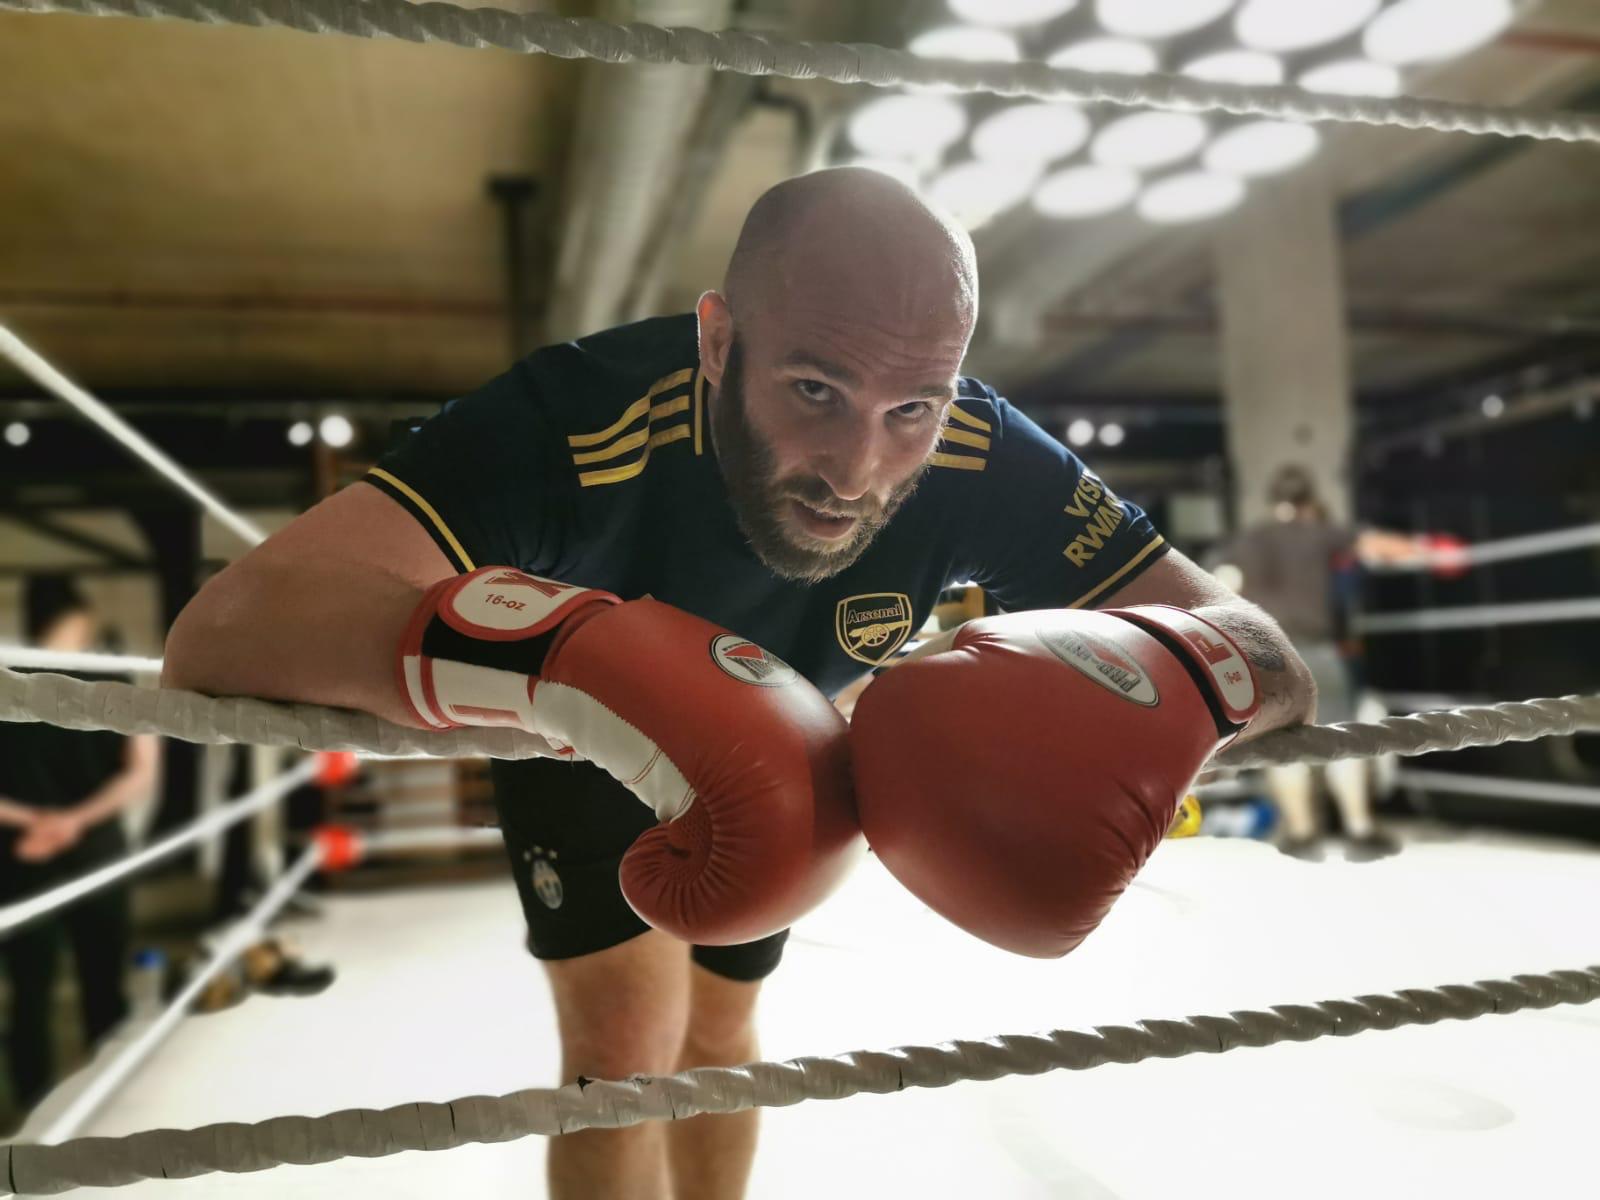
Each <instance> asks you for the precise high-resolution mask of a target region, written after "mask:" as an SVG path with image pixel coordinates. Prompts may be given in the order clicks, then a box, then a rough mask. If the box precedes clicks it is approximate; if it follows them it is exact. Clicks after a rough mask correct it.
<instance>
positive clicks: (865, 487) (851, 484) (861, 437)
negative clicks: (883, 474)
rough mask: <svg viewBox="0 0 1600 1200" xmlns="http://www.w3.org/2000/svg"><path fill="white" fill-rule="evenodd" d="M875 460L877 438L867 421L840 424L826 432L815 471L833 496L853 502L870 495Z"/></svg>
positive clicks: (875, 464) (876, 457)
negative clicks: (826, 435) (826, 436)
mask: <svg viewBox="0 0 1600 1200" xmlns="http://www.w3.org/2000/svg"><path fill="white" fill-rule="evenodd" d="M878 458H879V453H878V444H877V439H876V438H875V437H874V436H873V432H872V427H871V424H870V422H867V421H862V420H850V421H841V422H840V423H839V425H838V426H837V427H835V428H834V429H833V430H830V431H829V435H828V439H827V441H826V443H825V444H824V445H823V447H822V450H821V452H820V453H819V454H818V456H817V459H816V461H815V468H816V472H817V474H818V475H819V476H821V477H822V480H823V482H824V483H826V484H827V485H828V486H829V487H830V488H831V489H833V494H834V495H835V496H837V497H839V499H841V500H844V501H847V502H850V503H853V502H855V501H857V500H860V499H861V498H862V497H863V496H865V495H867V494H868V493H869V492H871V490H872V480H873V476H874V475H875V474H876V473H877V469H878Z"/></svg>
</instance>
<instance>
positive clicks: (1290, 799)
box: [1266, 763, 1317, 842]
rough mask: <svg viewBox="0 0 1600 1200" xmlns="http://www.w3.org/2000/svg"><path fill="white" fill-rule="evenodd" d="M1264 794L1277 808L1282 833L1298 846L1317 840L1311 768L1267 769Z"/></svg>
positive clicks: (1280, 767)
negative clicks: (1281, 823)
mask: <svg viewBox="0 0 1600 1200" xmlns="http://www.w3.org/2000/svg"><path fill="white" fill-rule="evenodd" d="M1266 777H1267V791H1268V792H1269V793H1270V794H1271V796H1272V800H1273V803H1274V804H1276V805H1277V806H1278V815H1279V816H1280V817H1281V818H1282V819H1283V832H1284V833H1285V834H1286V835H1287V836H1288V837H1289V838H1291V839H1292V840H1294V841H1297V842H1304V841H1309V840H1310V839H1312V838H1314V837H1316V836H1317V818H1316V813H1315V811H1314V810H1313V808H1312V796H1313V791H1312V786H1311V784H1312V780H1311V768H1310V767H1308V766H1306V765H1305V764H1304V763H1289V764H1286V765H1283V766H1277V767H1268V768H1267V772H1266Z"/></svg>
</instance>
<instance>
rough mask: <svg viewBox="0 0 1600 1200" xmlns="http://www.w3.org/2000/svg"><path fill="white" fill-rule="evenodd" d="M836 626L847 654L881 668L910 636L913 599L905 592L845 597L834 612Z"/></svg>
mask: <svg viewBox="0 0 1600 1200" xmlns="http://www.w3.org/2000/svg"><path fill="white" fill-rule="evenodd" d="M833 624H834V633H835V634H836V635H837V636H838V638H839V646H840V648H841V649H842V650H843V651H844V652H845V653H846V654H848V655H849V656H850V657H851V658H853V659H855V660H856V661H857V662H864V663H866V664H867V665H868V666H870V667H876V666H880V665H882V664H883V663H885V662H888V661H889V657H890V656H891V655H892V654H894V652H895V651H896V650H898V649H900V647H901V646H903V645H905V641H906V639H907V638H908V637H910V636H911V597H910V596H907V595H906V594H905V593H904V592H870V593H867V594H865V595H861V596H846V597H845V598H844V599H843V600H841V601H839V606H838V607H837V608H836V609H835V610H834V620H833Z"/></svg>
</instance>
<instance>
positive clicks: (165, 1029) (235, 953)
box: [0, 843, 322, 1195]
mask: <svg viewBox="0 0 1600 1200" xmlns="http://www.w3.org/2000/svg"><path fill="white" fill-rule="evenodd" d="M321 865H322V847H321V846H320V845H319V844H317V843H312V844H311V845H310V846H307V847H306V849H305V850H303V851H302V852H301V854H300V856H299V857H298V858H297V859H295V861H294V862H293V863H292V864H291V865H290V866H289V869H288V870H286V871H285V872H284V873H283V874H281V875H279V876H278V878H277V879H276V880H274V881H273V884H272V887H271V888H269V889H268V890H267V892H266V894H265V895H264V896H262V897H261V899H260V900H258V901H256V905H255V907H254V908H252V909H251V910H250V911H249V912H248V913H246V914H245V915H244V916H243V917H240V918H239V920H237V921H235V922H234V923H233V924H232V925H230V926H228V928H227V929H226V930H225V931H224V932H223V934H222V937H221V938H219V939H218V941H217V943H216V945H215V946H213V947H212V950H211V956H210V957H209V958H208V959H207V960H206V962H205V965H204V966H203V967H202V968H201V969H200V970H199V971H197V972H195V974H194V975H193V976H192V977H191V978H190V979H189V980H187V981H186V982H185V984H184V986H183V989H182V990H181V991H180V992H179V993H178V994H177V995H176V996H174V997H173V998H172V999H171V1000H170V1001H168V1003H167V1006H166V1007H165V1008H164V1009H162V1011H161V1013H160V1015H159V1016H157V1017H156V1018H155V1019H154V1020H153V1021H151V1022H150V1023H149V1024H148V1025H147V1026H145V1027H144V1028H143V1029H141V1030H140V1031H139V1033H138V1035H137V1036H136V1037H134V1038H133V1040H131V1041H129V1042H128V1043H127V1044H126V1045H125V1046H123V1047H122V1048H121V1049H119V1050H118V1052H117V1054H116V1056H115V1057H114V1058H113V1059H112V1060H111V1061H110V1062H109V1063H107V1064H106V1066H105V1067H104V1068H102V1069H101V1070H100V1071H98V1072H97V1073H96V1075H95V1077H94V1079H93V1081H92V1082H90V1084H89V1085H88V1086H87V1087H85V1088H84V1089H83V1090H82V1091H81V1092H79V1093H77V1094H76V1095H75V1096H73V1097H72V1100H71V1102H70V1103H68V1104H67V1105H66V1106H65V1107H63V1108H62V1110H61V1111H60V1112H58V1113H56V1114H55V1115H54V1116H52V1117H51V1119H50V1121H49V1123H48V1124H47V1125H46V1126H45V1127H44V1128H43V1129H41V1130H39V1131H38V1133H37V1134H36V1135H35V1136H36V1137H37V1138H38V1140H39V1141H40V1142H43V1143H48V1142H57V1141H59V1140H60V1139H62V1138H70V1137H71V1136H72V1135H73V1134H75V1133H76V1132H77V1131H78V1130H79V1129H80V1128H81V1127H82V1125H83V1122H85V1121H86V1120H88V1119H89V1118H90V1117H91V1116H93V1115H94V1113H95V1111H96V1110H98V1109H99V1107H100V1106H101V1105H102V1104H104V1103H105V1102H106V1100H107V1099H108V1098H109V1097H110V1096H111V1095H113V1094H114V1093H115V1092H116V1090H117V1089H118V1088H119V1087H121V1086H122V1084H123V1083H125V1082H126V1081H127V1079H128V1077H129V1076H130V1075H131V1074H132V1073H133V1072H134V1071H136V1070H137V1069H138V1068H139V1065H140V1064H141V1063H143V1062H144V1061H145V1059H147V1058H148V1057H149V1056H150V1054H151V1052H152V1051H154V1050H155V1048H156V1047H157V1046H159V1045H160V1044H161V1043H162V1042H164V1041H165V1040H166V1039H167V1036H168V1035H169V1034H170V1033H171V1032H172V1031H173V1029H175V1028H176V1027H177V1025H178V1023H179V1022H181V1021H182V1020H183V1018H184V1016H185V1015H186V1014H187V1013H188V1011H189V1006H190V1005H191V1004H193V1003H194V1001H195V998H196V997H197V996H199V995H200V993H201V992H202V991H204V990H205V987H206V985H207V984H208V983H210V982H211V981H212V980H213V979H215V978H216V977H217V976H218V975H219V974H221V973H222V972H223V971H224V970H226V969H227V967H228V966H229V965H230V964H231V963H232V962H233V961H234V960H235V959H237V958H238V957H239V956H240V955H241V954H243V953H244V952H245V951H246V950H248V949H249V948H250V947H251V946H252V945H253V944H254V943H255V942H257V941H258V940H259V939H260V938H261V935H262V934H263V933H264V932H265V931H266V928H267V926H268V925H269V924H270V923H271V921H272V918H273V917H275V916H276V915H277V914H278V911H279V910H280V909H281V908H282V907H283V906H284V905H285V904H287V903H288V902H289V901H290V900H291V899H292V898H293V897H294V895H295V893H297V892H298V891H299V890H300V889H301V887H303V886H304V885H305V882H306V880H307V879H309V878H310V877H311V875H312V874H313V873H314V872H315V871H316V870H317V868H318V867H320V866H321ZM6 1183H9V1184H10V1186H11V1188H12V1189H13V1190H14V1191H23V1192H25V1191H28V1190H34V1189H18V1188H17V1185H16V1182H15V1180H14V1179H12V1180H7V1179H6V1178H5V1177H4V1176H3V1175H0V1186H3V1185H4V1184H6ZM4 1194H6V1193H5V1192H3V1191H0V1195H4Z"/></svg>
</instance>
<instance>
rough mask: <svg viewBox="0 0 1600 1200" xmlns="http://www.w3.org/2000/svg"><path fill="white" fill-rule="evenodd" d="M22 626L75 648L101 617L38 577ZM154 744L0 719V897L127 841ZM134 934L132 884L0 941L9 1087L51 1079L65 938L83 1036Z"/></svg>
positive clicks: (148, 779) (116, 850)
mask: <svg viewBox="0 0 1600 1200" xmlns="http://www.w3.org/2000/svg"><path fill="white" fill-rule="evenodd" d="M24 611H25V624H26V634H27V637H28V640H29V642H30V643H32V644H33V645H36V646H38V647H41V648H43V649H46V650H58V651H65V652H69V653H78V652H83V651H86V650H88V649H89V648H90V647H91V646H93V645H94V644H95V642H96V640H97V631H96V622H95V617H94V614H93V613H92V612H91V611H90V608H89V606H88V604H87V603H86V602H85V600H84V598H83V596H82V595H81V594H80V593H79V592H78V590H77V588H76V587H75V586H73V584H72V583H71V581H70V580H69V579H66V578H64V577H61V576H51V575H40V576H34V577H32V578H30V579H29V581H28V584H27V586H26V589H25V595H24ZM155 771H156V742H155V739H154V738H150V737H136V738H123V737H121V736H119V735H117V734H113V733H88V732H82V731H78V730H69V729H59V728H57V727H55V726H53V725H46V724H44V723H42V722H36V723H21V722H17V723H13V722H0V904H11V903H14V902H16V901H19V900H24V899H27V898H28V897H29V896H33V895H35V894H37V893H39V892H43V891H47V890H49V889H50V888H52V887H55V886H57V885H59V884H61V883H64V882H66V881H68V880H70V879H74V878H76V877H78V876H80V875H83V874H85V873H86V872H88V871H91V870H94V869H95V868H97V867H100V866H103V865H105V864H106V863H108V862H111V861H112V860H114V859H117V858H120V857H121V856H122V855H124V854H126V853H127V851H128V842H127V837H126V835H125V834H124V832H123V828H122V822H121V820H120V814H121V812H122V810H123V809H124V808H126V807H127V806H128V805H129V804H131V803H133V802H134V801H136V800H138V799H140V798H141V797H143V796H144V795H146V794H147V793H148V792H149V790H150V788H151V786H152V784H153V782H154V779H155ZM129 938H130V922H129V901H128V890H127V888H126V887H116V886H113V887H108V888H101V889H100V890H98V891H96V892H94V893H92V894H91V895H88V896H85V897H84V898H83V899H81V900H78V901H76V902H75V903H73V904H72V905H70V906H68V907H67V908H64V909H61V910H59V911H58V912H56V913H53V914H51V915H49V916H47V917H44V918H42V919H40V920H38V921H36V922H34V923H33V924H32V925H29V926H26V927H24V928H23V929H22V930H20V931H19V932H16V933H13V934H12V935H11V936H10V937H9V938H4V939H0V961H3V962H4V964H5V969H6V973H7V975H8V976H9V978H10V982H11V1013H10V1019H9V1022H8V1025H7V1031H6V1045H7V1060H8V1062H9V1065H10V1072H11V1085H12V1094H13V1095H14V1097H15V1098H16V1100H17V1102H18V1103H19V1104H20V1105H21V1106H22V1107H23V1108H25V1109H26V1108H29V1107H31V1106H32V1105H33V1104H34V1103H35V1102H37V1101H38V1099H39V1098H40V1097H41V1096H42V1095H43V1094H44V1093H45V1092H46V1091H47V1090H48V1089H49V1087H50V1086H51V1084H52V1083H53V1082H54V1079H55V1055H54V1052H53V1048H52V1031H51V1024H52V1022H51V1013H52V1007H53V1006H52V998H53V996H54V991H55V980H56V969H57V966H58V964H59V961H60V952H61V947H62V944H63V942H66V943H69V944H70V945H71V948H72V956H73V963H74V966H75V968H76V971H77V980H78V996H79V1005H80V1008H81V1011H82V1020H83V1030H84V1036H85V1039H86V1040H87V1041H88V1042H90V1043H93V1042H94V1041H96V1040H97V1039H99V1038H100V1037H102V1036H103V1035H104V1034H106V1033H107V1032H109V1031H110V1030H111V1029H112V1028H113V1027H114V1026H115V1025H116V1024H117V1023H118V1022H119V1021H121V1020H122V1019H123V1017H125V1016H126V1015H127V1007H128V1006H127V998H126V992H125V989H124V982H123V972H124V969H125V967H126V965H127V959H128V952H129Z"/></svg>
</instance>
